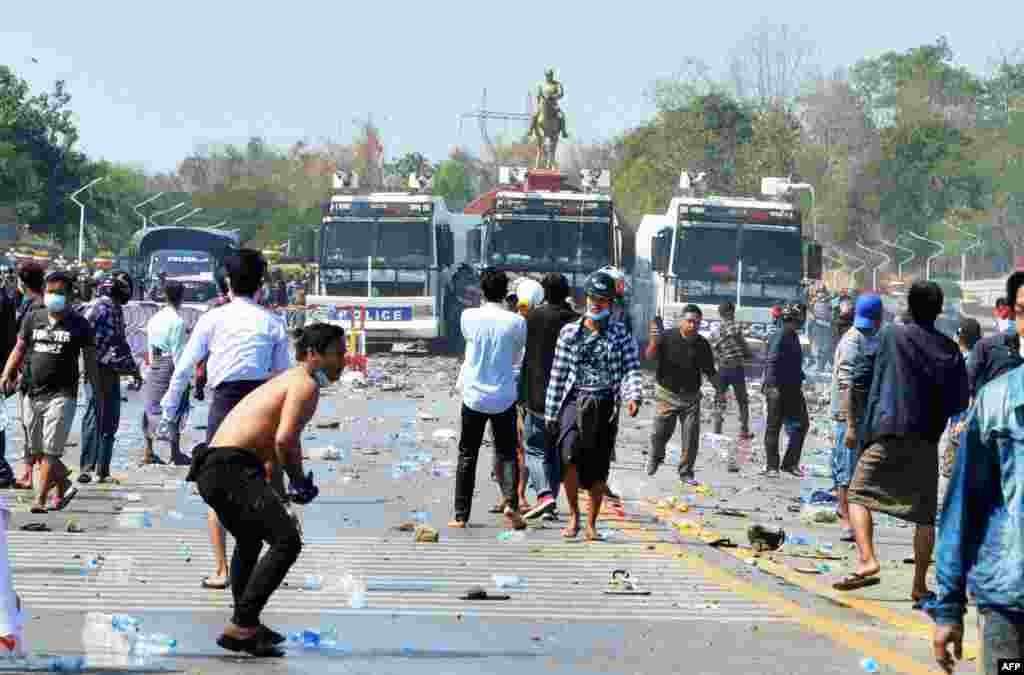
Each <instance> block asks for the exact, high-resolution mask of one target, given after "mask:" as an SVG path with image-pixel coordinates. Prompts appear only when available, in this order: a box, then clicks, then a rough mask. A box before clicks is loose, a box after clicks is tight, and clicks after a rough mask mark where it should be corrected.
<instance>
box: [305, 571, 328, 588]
mask: <svg viewBox="0 0 1024 675" xmlns="http://www.w3.org/2000/svg"><path fill="white" fill-rule="evenodd" d="M323 585H324V578H323V577H322V576H320V575H319V574H307V575H306V577H305V578H304V579H303V582H302V590H304V591H319V590H320V589H321V588H323Z"/></svg>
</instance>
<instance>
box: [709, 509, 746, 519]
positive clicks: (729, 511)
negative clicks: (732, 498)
mask: <svg viewBox="0 0 1024 675" xmlns="http://www.w3.org/2000/svg"><path fill="white" fill-rule="evenodd" d="M715 515H717V516H733V517H734V518H746V517H747V514H745V513H743V512H742V511H739V510H737V509H718V510H717V511H715Z"/></svg>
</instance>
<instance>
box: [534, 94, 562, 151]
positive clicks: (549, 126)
mask: <svg viewBox="0 0 1024 675" xmlns="http://www.w3.org/2000/svg"><path fill="white" fill-rule="evenodd" d="M537 104H538V106H537V120H536V122H535V124H534V125H533V126H532V127H531V128H530V132H529V134H528V137H529V136H532V137H533V140H534V142H535V143H536V144H537V160H536V162H535V166H534V168H536V169H554V168H556V165H555V156H556V154H557V152H558V138H559V136H561V135H562V118H561V116H560V115H559V114H558V103H557V102H556V101H555V100H553V99H550V98H544V97H542V96H538V97H537Z"/></svg>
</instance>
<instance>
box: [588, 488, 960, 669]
mask: <svg viewBox="0 0 1024 675" xmlns="http://www.w3.org/2000/svg"><path fill="white" fill-rule="evenodd" d="M580 496H581V498H584V495H582V494H581V495H580ZM645 510H646V509H645ZM647 511H648V512H651V511H650V510H647ZM670 514H675V512H673V511H668V510H667V509H654V510H653V515H657V516H658V517H659V518H660V519H662V520H668V522H670V523H671V524H672V526H673V527H675V528H676V529H677V530H678V531H679V532H680V534H684V535H686V536H690V537H693V538H695V539H698V540H700V541H704V542H705V543H707V542H710V541H715V540H716V539H721V538H722V537H723V535H722V534H720V533H718V532H716V531H715V530H712V529H710V528H707V527H705V526H704V525H702V524H701V523H698V522H696V521H692V520H678V521H673V520H671V519H669V518H667V516H669V515H670ZM601 519H602V520H606V521H609V524H611V523H616V524H618V528H617V529H619V530H622V531H623V532H626V533H628V534H629V535H630V536H632V537H635V538H636V539H638V540H640V541H648V542H650V541H656V540H657V535H656V534H655V533H654V532H652V531H650V530H648V529H646V528H644V527H643V526H642V524H638V523H635V522H631V521H628V520H624V519H622V518H619V517H617V516H609V517H602V518H601ZM735 543H739V542H735ZM655 550H656V551H660V552H662V553H669V554H673V555H675V556H677V557H679V559H684V560H691V561H696V564H697V566H698V567H700V571H701V572H702V573H705V576H708V577H709V578H714V579H716V580H720V579H725V580H728V584H727V585H728V586H729V587H730V588H732V589H733V590H735V591H736V592H739V593H742V594H744V595H746V596H747V597H748V598H750V599H756V600H760V601H763V602H767V601H768V600H766V599H770V600H771V602H769V603H768V604H771V605H772V606H774V607H777V608H779V609H780V610H781V611H783V612H785V613H786V614H789V615H790V616H792V617H793V618H794V619H796V620H797V621H798V622H800V623H801V624H804V625H807V627H809V628H811V629H812V630H814V631H816V632H819V633H822V634H824V635H827V636H828V637H831V638H832V639H834V640H836V641H838V642H841V643H842V644H846V645H847V646H850V647H851V648H856V649H858V650H860V651H861V652H864V653H869V654H871V655H872V656H875V654H876V653H877V654H887V656H886V659H884V660H885V662H887V663H889V665H891V666H892V667H894V668H897V669H898V670H901V672H906V673H925V672H929V673H930V672H935V671H934V670H929V669H922V666H921V665H920V664H918V663H917V662H916V661H913V660H912V659H909V658H908V657H905V656H902V655H900V654H897V653H896V652H892V651H890V650H886V649H885V648H884V647H882V645H880V644H878V643H876V642H874V641H872V640H869V639H868V638H865V637H862V636H860V635H851V634H850V631H849V630H848V629H847V628H846V627H845V626H842V625H840V624H837V623H835V622H833V621H830V620H829V619H825V618H823V617H820V616H818V615H816V614H813V613H811V612H809V611H807V610H805V609H803V608H801V607H800V606H799V605H796V604H794V603H791V602H789V601H788V600H785V599H783V598H782V597H781V596H779V595H776V594H773V593H770V592H768V591H763V590H760V589H757V588H756V587H754V586H752V585H751V584H748V583H746V582H744V581H741V580H740V579H738V578H737V577H734V576H733V575H731V574H729V573H728V572H725V571H723V570H720V569H719V568H717V567H714V566H712V565H711V564H710V563H708V562H706V561H704V560H700V559H699V558H694V557H693V556H692V555H690V554H686V553H680V551H679V549H678V547H676V546H674V545H667V544H658V545H657V546H656V548H655ZM719 550H720V551H723V552H725V553H728V554H729V555H731V556H733V557H734V558H736V559H737V560H741V561H743V562H744V563H746V562H747V561H748V560H749V559H750V558H752V557H756V558H757V566H758V567H759V568H760V569H761V570H762V571H764V572H767V573H768V574H771V575H773V576H777V577H779V578H781V579H784V580H785V581H787V582H789V583H791V584H793V585H795V586H798V587H800V588H802V589H804V590H805V591H808V592H810V593H815V594H817V595H820V596H822V597H825V598H828V599H830V600H832V601H833V602H836V603H838V604H840V605H843V606H846V607H849V608H851V609H855V610H857V611H859V612H861V613H862V614H866V615H867V616H870V617H872V618H875V619H878V620H879V621H882V622H884V623H886V624H888V625H890V626H892V627H894V628H897V629H899V630H902V631H904V632H905V633H907V634H909V635H912V636H914V637H918V638H920V639H923V640H925V641H926V642H927V643H928V644H929V645H930V644H931V642H932V631H933V628H934V626H933V624H932V623H930V622H927V621H921V620H919V619H916V618H914V617H910V616H907V615H906V614H904V613H901V612H897V611H894V610H892V609H889V608H888V607H885V606H884V605H882V604H880V603H878V602H875V601H873V600H869V599H867V598H862V597H858V596H856V595H851V594H849V593H845V592H842V591H837V590H835V589H834V588H832V587H831V586H828V585H825V584H821V583H817V582H815V581H814V580H813V579H811V578H809V577H807V576H806V575H802V574H799V573H797V572H794V571H793V570H791V569H790V568H789V567H786V566H785V565H779V564H778V563H775V562H774V561H772V560H769V559H767V558H764V557H761V556H755V554H753V553H752V552H750V551H747V550H740V549H732V548H721V549H719ZM791 609H792V610H794V611H795V612H796V613H793V612H792V611H790V610H791ZM805 619H806V622H805ZM816 622H820V625H819V623H816ZM819 628H820V630H819ZM850 640H852V642H850ZM977 654H978V644H977V642H966V641H965V642H964V645H963V656H964V660H965V661H967V660H973V659H975V658H976V657H977ZM875 658H876V660H878V661H879V662H882V661H883V659H882V658H881V657H879V656H875ZM893 659H896V660H897V661H893ZM897 662H898V663H901V664H903V665H897ZM904 666H905V667H906V668H913V669H911V670H907V669H905V667H904Z"/></svg>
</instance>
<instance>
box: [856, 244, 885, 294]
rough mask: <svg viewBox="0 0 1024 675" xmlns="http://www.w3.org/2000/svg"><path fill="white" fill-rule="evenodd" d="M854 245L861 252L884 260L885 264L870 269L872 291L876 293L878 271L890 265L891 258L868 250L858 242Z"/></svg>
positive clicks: (879, 252)
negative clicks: (872, 254)
mask: <svg viewBox="0 0 1024 675" xmlns="http://www.w3.org/2000/svg"><path fill="white" fill-rule="evenodd" d="M854 243H855V244H857V248H859V249H861V250H862V251H867V252H868V253H874V254H875V255H878V256H882V257H883V258H885V262H883V263H882V264H881V265H878V266H877V267H874V268H872V270H871V284H872V286H873V287H874V290H875V291H876V292H877V291H878V270H880V269H882V268H883V267H885V266H886V265H888V264H889V263H891V262H892V258H890V257H889V256H887V255H886V254H884V253H882V252H881V251H876V250H874V249H871V248H868V247H867V246H865V245H864V244H862V243H860V242H859V241H856V242H854Z"/></svg>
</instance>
